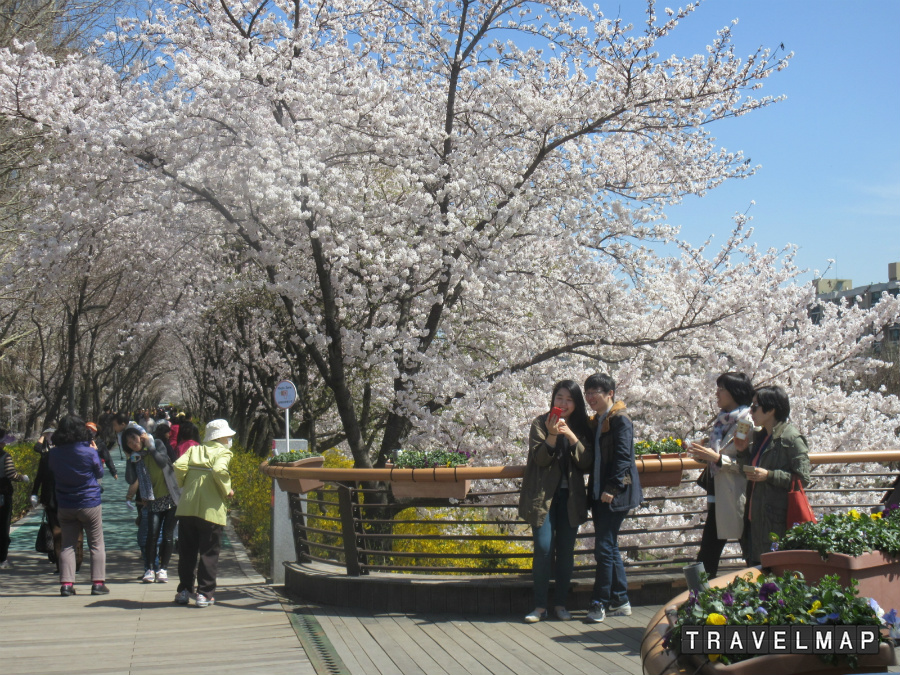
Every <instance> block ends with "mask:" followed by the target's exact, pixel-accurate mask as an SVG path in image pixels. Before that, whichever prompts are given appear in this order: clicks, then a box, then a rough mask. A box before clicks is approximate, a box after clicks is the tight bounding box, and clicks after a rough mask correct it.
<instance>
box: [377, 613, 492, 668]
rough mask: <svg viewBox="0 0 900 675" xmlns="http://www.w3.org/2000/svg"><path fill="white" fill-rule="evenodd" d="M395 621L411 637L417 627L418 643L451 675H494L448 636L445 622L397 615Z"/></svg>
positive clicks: (394, 617) (416, 637)
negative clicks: (444, 629)
mask: <svg viewBox="0 0 900 675" xmlns="http://www.w3.org/2000/svg"><path fill="white" fill-rule="evenodd" d="M393 619H394V621H396V622H397V624H398V625H400V627H401V628H403V630H404V631H405V632H407V633H408V634H409V635H410V636H413V627H415V630H416V636H415V639H416V640H417V642H418V643H419V644H420V645H421V646H422V647H423V649H425V650H426V652H428V653H429V654H432V655H437V658H439V659H440V660H441V665H442V667H443V668H444V670H445V671H447V673H449V675H492V674H491V671H490V670H488V669H487V668H486V667H485V666H484V665H482V664H481V663H479V662H478V660H477V659H475V658H474V657H473V656H472V655H471V654H470V653H469V651H468V650H467V649H464V648H460V646H459V645H458V644H456V643H455V642H453V641H452V640H450V639H449V638H448V637H447V636H446V634H445V633H444V631H443V626H444V625H445V624H444V623H443V622H441V623H435V622H434V621H432V620H431V619H429V618H422V617H416V618H410V617H408V616H405V615H395V616H393Z"/></svg>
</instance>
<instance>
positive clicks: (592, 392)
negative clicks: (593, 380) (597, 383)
mask: <svg viewBox="0 0 900 675" xmlns="http://www.w3.org/2000/svg"><path fill="white" fill-rule="evenodd" d="M605 393H606V392H605V391H599V390H597V389H591V390H590V391H586V392H584V397H585V398H596V397H597V396H600V394H605Z"/></svg>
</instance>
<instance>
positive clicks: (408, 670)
mask: <svg viewBox="0 0 900 675" xmlns="http://www.w3.org/2000/svg"><path fill="white" fill-rule="evenodd" d="M357 618H358V619H359V622H360V623H361V624H362V625H363V627H364V628H365V630H366V631H367V632H368V633H369V635H371V636H372V638H373V639H374V640H375V641H376V642H377V643H378V645H379V646H380V647H381V649H382V650H383V651H384V653H385V654H387V656H388V658H389V659H390V660H391V661H393V662H394V664H395V665H396V666H397V668H399V669H400V672H401V673H403V675H431V673H426V671H425V670H423V669H422V667H421V666H420V665H419V664H418V663H416V661H415V659H413V658H412V657H411V656H410V655H409V654H407V652H406V650H405V649H403V647H402V646H401V645H400V644H399V643H398V642H397V641H396V640H395V639H394V637H393V636H392V634H391V631H390V630H389V627H388V626H387V625H386V623H387V622H382V621H380V620H379V619H378V618H375V617H371V616H358V617H357ZM391 623H393V622H391ZM400 639H401V641H402V640H403V638H402V637H401V638H400Z"/></svg>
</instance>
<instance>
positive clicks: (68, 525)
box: [58, 506, 106, 584]
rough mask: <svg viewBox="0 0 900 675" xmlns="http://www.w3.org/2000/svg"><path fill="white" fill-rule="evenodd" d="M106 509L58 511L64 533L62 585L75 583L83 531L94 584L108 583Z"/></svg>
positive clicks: (99, 507)
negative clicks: (85, 535) (78, 551)
mask: <svg viewBox="0 0 900 675" xmlns="http://www.w3.org/2000/svg"><path fill="white" fill-rule="evenodd" d="M102 512H103V507H102V506H94V507H91V508H89V509H64V508H60V509H59V510H58V514H59V526H60V528H61V530H62V550H61V551H60V554H59V581H60V583H62V584H71V583H74V582H75V546H76V544H77V543H78V537H79V535H80V534H81V530H82V528H84V531H85V532H87V540H88V547H89V548H90V550H91V581H94V582H99V581H105V580H106V547H105V546H104V544H103V515H102Z"/></svg>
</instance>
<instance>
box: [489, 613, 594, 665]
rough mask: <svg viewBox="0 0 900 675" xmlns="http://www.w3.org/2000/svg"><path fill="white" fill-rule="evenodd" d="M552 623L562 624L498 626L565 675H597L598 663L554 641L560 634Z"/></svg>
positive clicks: (548, 622)
mask: <svg viewBox="0 0 900 675" xmlns="http://www.w3.org/2000/svg"><path fill="white" fill-rule="evenodd" d="M551 623H561V622H550V621H542V622H541V623H540V624H538V625H536V626H534V625H528V624H524V623H522V624H512V623H506V624H498V628H499V629H500V630H502V631H503V632H504V633H505V634H507V635H508V636H509V637H510V638H512V639H513V640H515V641H516V642H518V643H519V644H520V645H521V646H522V647H523V648H524V649H527V650H528V651H529V652H531V653H532V654H534V655H535V658H538V659H540V660H541V661H543V662H544V663H547V664H548V665H551V664H557V665H556V668H557V670H558V671H559V672H561V673H563V674H564V675H596V673H597V669H598V666H597V664H596V663H593V662H591V661H589V660H588V659H585V658H583V657H582V656H580V655H579V654H578V653H576V652H573V651H572V650H571V649H568V648H566V647H565V646H563V645H561V644H559V643H557V642H556V641H555V640H554V637H555V636H557V635H559V632H558V631H557V630H556V629H555V628H552V627H550V624H551ZM568 623H572V622H568ZM560 663H562V664H565V667H563V666H561V665H558V664H560Z"/></svg>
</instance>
